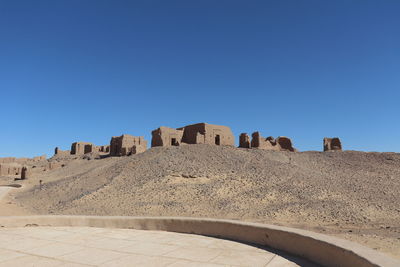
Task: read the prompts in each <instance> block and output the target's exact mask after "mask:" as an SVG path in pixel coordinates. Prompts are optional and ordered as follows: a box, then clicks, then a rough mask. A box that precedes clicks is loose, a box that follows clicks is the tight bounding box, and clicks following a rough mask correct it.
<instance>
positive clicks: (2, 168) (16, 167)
mask: <svg viewBox="0 0 400 267" xmlns="http://www.w3.org/2000/svg"><path fill="white" fill-rule="evenodd" d="M21 171H22V165H21V164H18V163H15V162H11V163H0V176H14V175H21Z"/></svg>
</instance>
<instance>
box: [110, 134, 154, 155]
mask: <svg viewBox="0 0 400 267" xmlns="http://www.w3.org/2000/svg"><path fill="white" fill-rule="evenodd" d="M146 149H147V141H146V140H144V137H143V136H132V135H129V134H123V135H121V136H113V137H112V138H111V141H110V156H128V155H132V154H138V153H142V152H144V151H146Z"/></svg>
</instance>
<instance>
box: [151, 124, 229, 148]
mask: <svg viewBox="0 0 400 267" xmlns="http://www.w3.org/2000/svg"><path fill="white" fill-rule="evenodd" d="M182 144H209V145H217V146H220V145H221V146H234V145H235V138H234V136H233V133H232V131H231V129H230V128H229V127H227V126H222V125H213V124H208V123H197V124H191V125H187V126H184V127H181V128H177V129H173V128H168V127H160V128H158V129H156V130H154V131H152V139H151V146H152V147H155V146H179V145H182Z"/></svg>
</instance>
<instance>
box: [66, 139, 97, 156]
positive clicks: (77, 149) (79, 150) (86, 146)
mask: <svg viewBox="0 0 400 267" xmlns="http://www.w3.org/2000/svg"><path fill="white" fill-rule="evenodd" d="M93 147H94V145H93V144H92V143H87V142H75V143H72V145H71V154H72V155H83V154H87V153H91V152H92V151H93Z"/></svg>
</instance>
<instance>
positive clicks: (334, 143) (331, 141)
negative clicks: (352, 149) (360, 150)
mask: <svg viewBox="0 0 400 267" xmlns="http://www.w3.org/2000/svg"><path fill="white" fill-rule="evenodd" d="M323 142H324V151H333V150H337V151H342V142H341V141H340V139H339V138H338V137H333V138H328V137H325V138H324V141H323Z"/></svg>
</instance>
